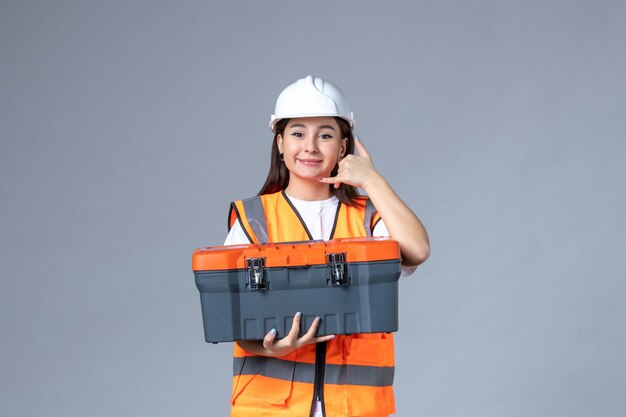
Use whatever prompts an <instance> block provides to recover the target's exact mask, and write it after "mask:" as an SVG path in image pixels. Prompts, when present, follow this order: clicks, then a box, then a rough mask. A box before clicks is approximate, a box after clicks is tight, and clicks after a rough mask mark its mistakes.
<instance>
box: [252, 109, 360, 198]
mask: <svg viewBox="0 0 626 417" xmlns="http://www.w3.org/2000/svg"><path fill="white" fill-rule="evenodd" d="M335 120H336V121H337V124H338V125H339V130H340V131H341V137H342V138H346V139H348V145H347V146H346V153H345V155H344V156H346V155H350V154H353V153H354V135H353V134H352V128H351V127H350V124H349V123H348V122H347V121H345V120H344V119H342V118H340V117H335ZM287 123H289V119H282V120H280V121H278V123H276V127H275V131H276V133H275V134H274V141H273V142H272V155H271V156H270V169H269V172H268V173H267V179H266V180H265V184H263V187H261V191H259V195H263V194H273V193H276V192H278V191H282V190H284V189H285V188H287V185H288V184H289V170H288V169H287V166H286V165H285V163H284V162H283V161H281V160H280V151H279V150H278V144H277V142H276V139H277V138H278V135H282V134H283V132H284V131H285V128H286V127H287ZM338 169H339V165H335V167H334V168H333V170H332V171H331V173H330V176H331V177H334V176H335V175H337V170H338ZM328 186H329V188H330V191H331V192H332V193H333V194H334V195H335V197H337V199H339V201H341V202H342V203H344V204H346V205H348V206H355V205H359V204H360V203H359V201H358V200H357V198H358V197H359V192H358V190H357V189H356V187H353V186H352V185H348V184H344V183H341V184H340V185H339V188H335V187H334V185H333V184H328Z"/></svg>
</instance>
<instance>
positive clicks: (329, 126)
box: [289, 123, 335, 130]
mask: <svg viewBox="0 0 626 417" xmlns="http://www.w3.org/2000/svg"><path fill="white" fill-rule="evenodd" d="M289 127H290V128H292V127H306V126H305V125H303V124H302V123H294V124H292V125H290V126H289ZM320 129H330V130H335V128H334V127H332V126H331V125H321V126H320Z"/></svg>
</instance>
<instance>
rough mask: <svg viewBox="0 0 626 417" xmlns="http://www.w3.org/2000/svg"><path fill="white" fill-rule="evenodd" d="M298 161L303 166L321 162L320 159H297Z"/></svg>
mask: <svg viewBox="0 0 626 417" xmlns="http://www.w3.org/2000/svg"><path fill="white" fill-rule="evenodd" d="M298 161H300V162H301V163H303V164H305V165H316V164H319V163H320V162H322V160H321V159H298Z"/></svg>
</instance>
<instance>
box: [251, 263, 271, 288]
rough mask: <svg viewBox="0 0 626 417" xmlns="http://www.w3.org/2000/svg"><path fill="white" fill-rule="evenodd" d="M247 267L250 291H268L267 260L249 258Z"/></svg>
mask: <svg viewBox="0 0 626 417" xmlns="http://www.w3.org/2000/svg"><path fill="white" fill-rule="evenodd" d="M246 267H247V269H248V282H247V284H248V289H249V290H251V291H257V290H266V289H267V277H266V276H265V258H247V259H246Z"/></svg>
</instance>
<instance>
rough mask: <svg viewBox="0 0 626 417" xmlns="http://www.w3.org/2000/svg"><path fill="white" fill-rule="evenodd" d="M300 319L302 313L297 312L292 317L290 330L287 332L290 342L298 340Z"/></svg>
mask: <svg viewBox="0 0 626 417" xmlns="http://www.w3.org/2000/svg"><path fill="white" fill-rule="evenodd" d="M301 318H302V313H301V312H299V311H298V312H297V313H296V315H295V316H293V323H292V324H291V330H289V337H290V338H291V339H292V340H296V339H297V338H298V333H300V320H301Z"/></svg>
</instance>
